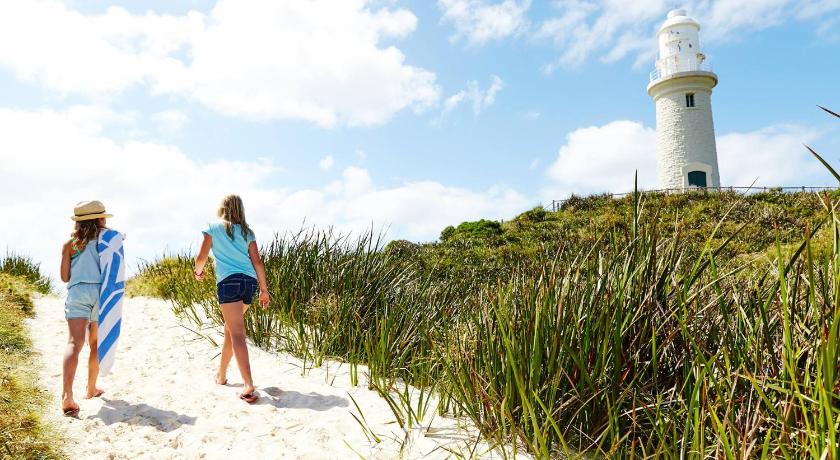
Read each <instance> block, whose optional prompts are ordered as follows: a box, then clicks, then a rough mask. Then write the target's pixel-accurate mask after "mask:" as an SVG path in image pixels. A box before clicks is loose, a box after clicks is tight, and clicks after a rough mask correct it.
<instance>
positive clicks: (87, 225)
mask: <svg viewBox="0 0 840 460" xmlns="http://www.w3.org/2000/svg"><path fill="white" fill-rule="evenodd" d="M70 237H71V238H72V239H73V248H74V249H76V250H77V251H84V250H85V248H86V247H87V244H88V242H89V241H92V240H95V239H97V238H99V219H91V220H82V221H79V222H76V227H75V228H74V229H73V233H72V234H70Z"/></svg>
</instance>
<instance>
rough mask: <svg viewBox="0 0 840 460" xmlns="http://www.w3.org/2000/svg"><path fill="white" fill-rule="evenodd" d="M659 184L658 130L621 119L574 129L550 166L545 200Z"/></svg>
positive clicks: (651, 186) (650, 186) (623, 190)
mask: <svg viewBox="0 0 840 460" xmlns="http://www.w3.org/2000/svg"><path fill="white" fill-rule="evenodd" d="M637 170H638V171H639V186H640V187H641V188H653V186H655V185H656V131H655V130H654V129H651V128H648V127H645V126H643V125H642V124H641V123H638V122H635V121H627V120H620V121H614V122H612V123H608V124H606V125H603V126H591V127H588V128H580V129H577V130H575V131H572V132H571V133H569V134H568V135H567V136H566V144H565V145H564V146H563V147H561V148H560V151H559V152H558V154H557V159H556V160H555V161H554V162H553V163H552V164H551V166H549V167H548V177H549V180H550V185H549V186H548V187H547V188H546V189H545V190H544V192H543V195H544V198H545V199H546V200H551V199H561V198H564V197H567V196H568V195H571V194H572V193H575V194H578V195H581V194H590V193H600V192H625V191H627V190H632V189H633V179H634V175H635V173H636V171H637Z"/></svg>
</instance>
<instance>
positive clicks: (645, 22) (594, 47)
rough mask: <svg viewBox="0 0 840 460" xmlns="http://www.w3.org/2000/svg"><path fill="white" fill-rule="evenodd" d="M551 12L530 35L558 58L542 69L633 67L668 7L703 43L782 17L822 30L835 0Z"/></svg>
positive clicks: (613, 5)
mask: <svg viewBox="0 0 840 460" xmlns="http://www.w3.org/2000/svg"><path fill="white" fill-rule="evenodd" d="M555 6H556V8H557V11H558V12H557V14H555V15H554V16H552V17H549V18H548V19H546V20H544V21H543V22H542V23H541V24H540V25H539V27H538V28H537V31H536V32H535V34H534V35H535V37H537V38H541V39H548V40H550V41H552V42H553V43H554V44H555V45H556V46H557V47H558V49H559V50H560V56H559V58H558V59H557V60H556V61H555V62H553V63H551V64H549V65H548V66H547V67H546V69H547V70H549V71H551V70H553V69H555V68H556V67H558V66H560V67H575V66H579V65H581V64H583V63H584V62H585V61H586V60H587V59H589V58H590V57H591V56H592V55H596V56H598V57H599V58H600V59H602V60H604V61H607V62H611V61H616V60H619V59H622V58H624V57H625V56H635V61H636V65H637V66H638V65H640V64H642V63H645V62H648V63H649V62H651V61H652V60H653V59H654V58H655V53H656V39H655V32H656V28H657V27H658V26H659V25H660V24H661V23H662V22H663V21H664V19H665V14H666V13H667V11H668V10H669V9H671V8H675V7H681V8H685V9H686V10H687V11H688V13H689V15H690V16H693V17H695V18H696V19H697V20H698V21H700V23H701V24H702V26H703V31H702V34H701V35H702V36H701V39H702V41H703V42H706V43H721V42H727V41H732V40H738V39H739V38H741V37H743V34H744V33H748V32H752V31H757V30H763V29H766V28H770V27H774V26H777V25H779V24H782V23H784V22H787V21H792V20H799V21H812V22H816V23H817V24H818V27H819V29H824V28H826V27H830V26H826V24H831V23H832V22H833V21H836V20H837V13H838V12H840V2H838V1H837V0H805V1H801V0H800V1H796V0H750V1H746V2H745V1H742V0H713V1H709V0H690V1H688V2H675V1H674V0H634V1H632V2H627V1H622V0H606V1H601V0H598V1H595V0H570V1H564V2H556V3H555Z"/></svg>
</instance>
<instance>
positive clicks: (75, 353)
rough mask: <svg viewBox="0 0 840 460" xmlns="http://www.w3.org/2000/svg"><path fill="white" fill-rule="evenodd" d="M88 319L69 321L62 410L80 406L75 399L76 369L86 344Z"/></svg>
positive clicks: (65, 350)
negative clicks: (74, 381)
mask: <svg viewBox="0 0 840 460" xmlns="http://www.w3.org/2000/svg"><path fill="white" fill-rule="evenodd" d="M86 326H87V319H85V318H75V319H68V320H67V330H68V332H69V337H68V339H67V346H66V347H65V348H64V364H63V372H64V389H63V390H62V393H61V409H62V410H67V409H78V408H79V405H78V404H76V401H75V400H74V399H73V380H74V379H75V378H76V367H78V365H79V353H80V352H81V351H82V347H83V346H84V344H85V327H86Z"/></svg>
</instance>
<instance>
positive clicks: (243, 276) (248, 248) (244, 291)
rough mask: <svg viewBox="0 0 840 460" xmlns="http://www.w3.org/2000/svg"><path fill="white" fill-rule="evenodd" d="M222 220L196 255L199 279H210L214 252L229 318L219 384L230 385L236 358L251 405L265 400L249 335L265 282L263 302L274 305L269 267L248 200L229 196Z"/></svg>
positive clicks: (220, 294)
mask: <svg viewBox="0 0 840 460" xmlns="http://www.w3.org/2000/svg"><path fill="white" fill-rule="evenodd" d="M218 217H219V221H218V222H216V223H212V224H210V225H209V226H208V227H207V229H206V230H204V231H203V232H202V233H203V234H204V240H203V241H202V243H201V249H200V250H199V253H198V256H197V257H196V258H195V269H194V274H195V279H196V280H198V281H202V280H204V267H205V265H206V264H207V258H208V256H209V254H210V251H211V250H212V251H213V259H214V260H215V269H216V290H217V295H218V299H219V305H220V307H221V309H222V316H223V317H224V320H225V341H224V345H222V354H221V362H220V363H219V372H218V374H217V375H216V383H218V384H219V385H225V384H227V368H228V364H230V360H231V358H232V357H233V356H234V355H235V356H236V363H237V364H238V366H239V373H240V374H241V375H242V381H243V383H244V388H243V391H242V393H241V394H240V395H239V398H240V399H242V400H243V401H245V402H247V403H248V404H253V403H255V402H256V401H257V399H259V396H257V394H256V387H254V382H253V379H252V378H251V364H250V361H249V358H248V346H247V342H246V337H245V321H244V316H245V311H246V310H247V309H248V306H249V305H250V304H251V302H252V301H253V298H254V295H255V294H256V292H257V285H259V292H260V293H259V304H260V306H261V307H262V308H263V309H265V308H266V307H268V304H269V297H268V288H267V286H266V281H265V265H264V264H263V261H262V259H261V258H260V254H259V250H258V248H257V242H256V237H255V236H254V232H253V231H252V230H251V228H250V227H249V226H248V222H247V221H246V220H245V209H244V206H243V205H242V198H240V197H239V196H237V195H228V196H226V197H225V198H224V199H223V200H222V204H221V206H220V207H219V211H218Z"/></svg>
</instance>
